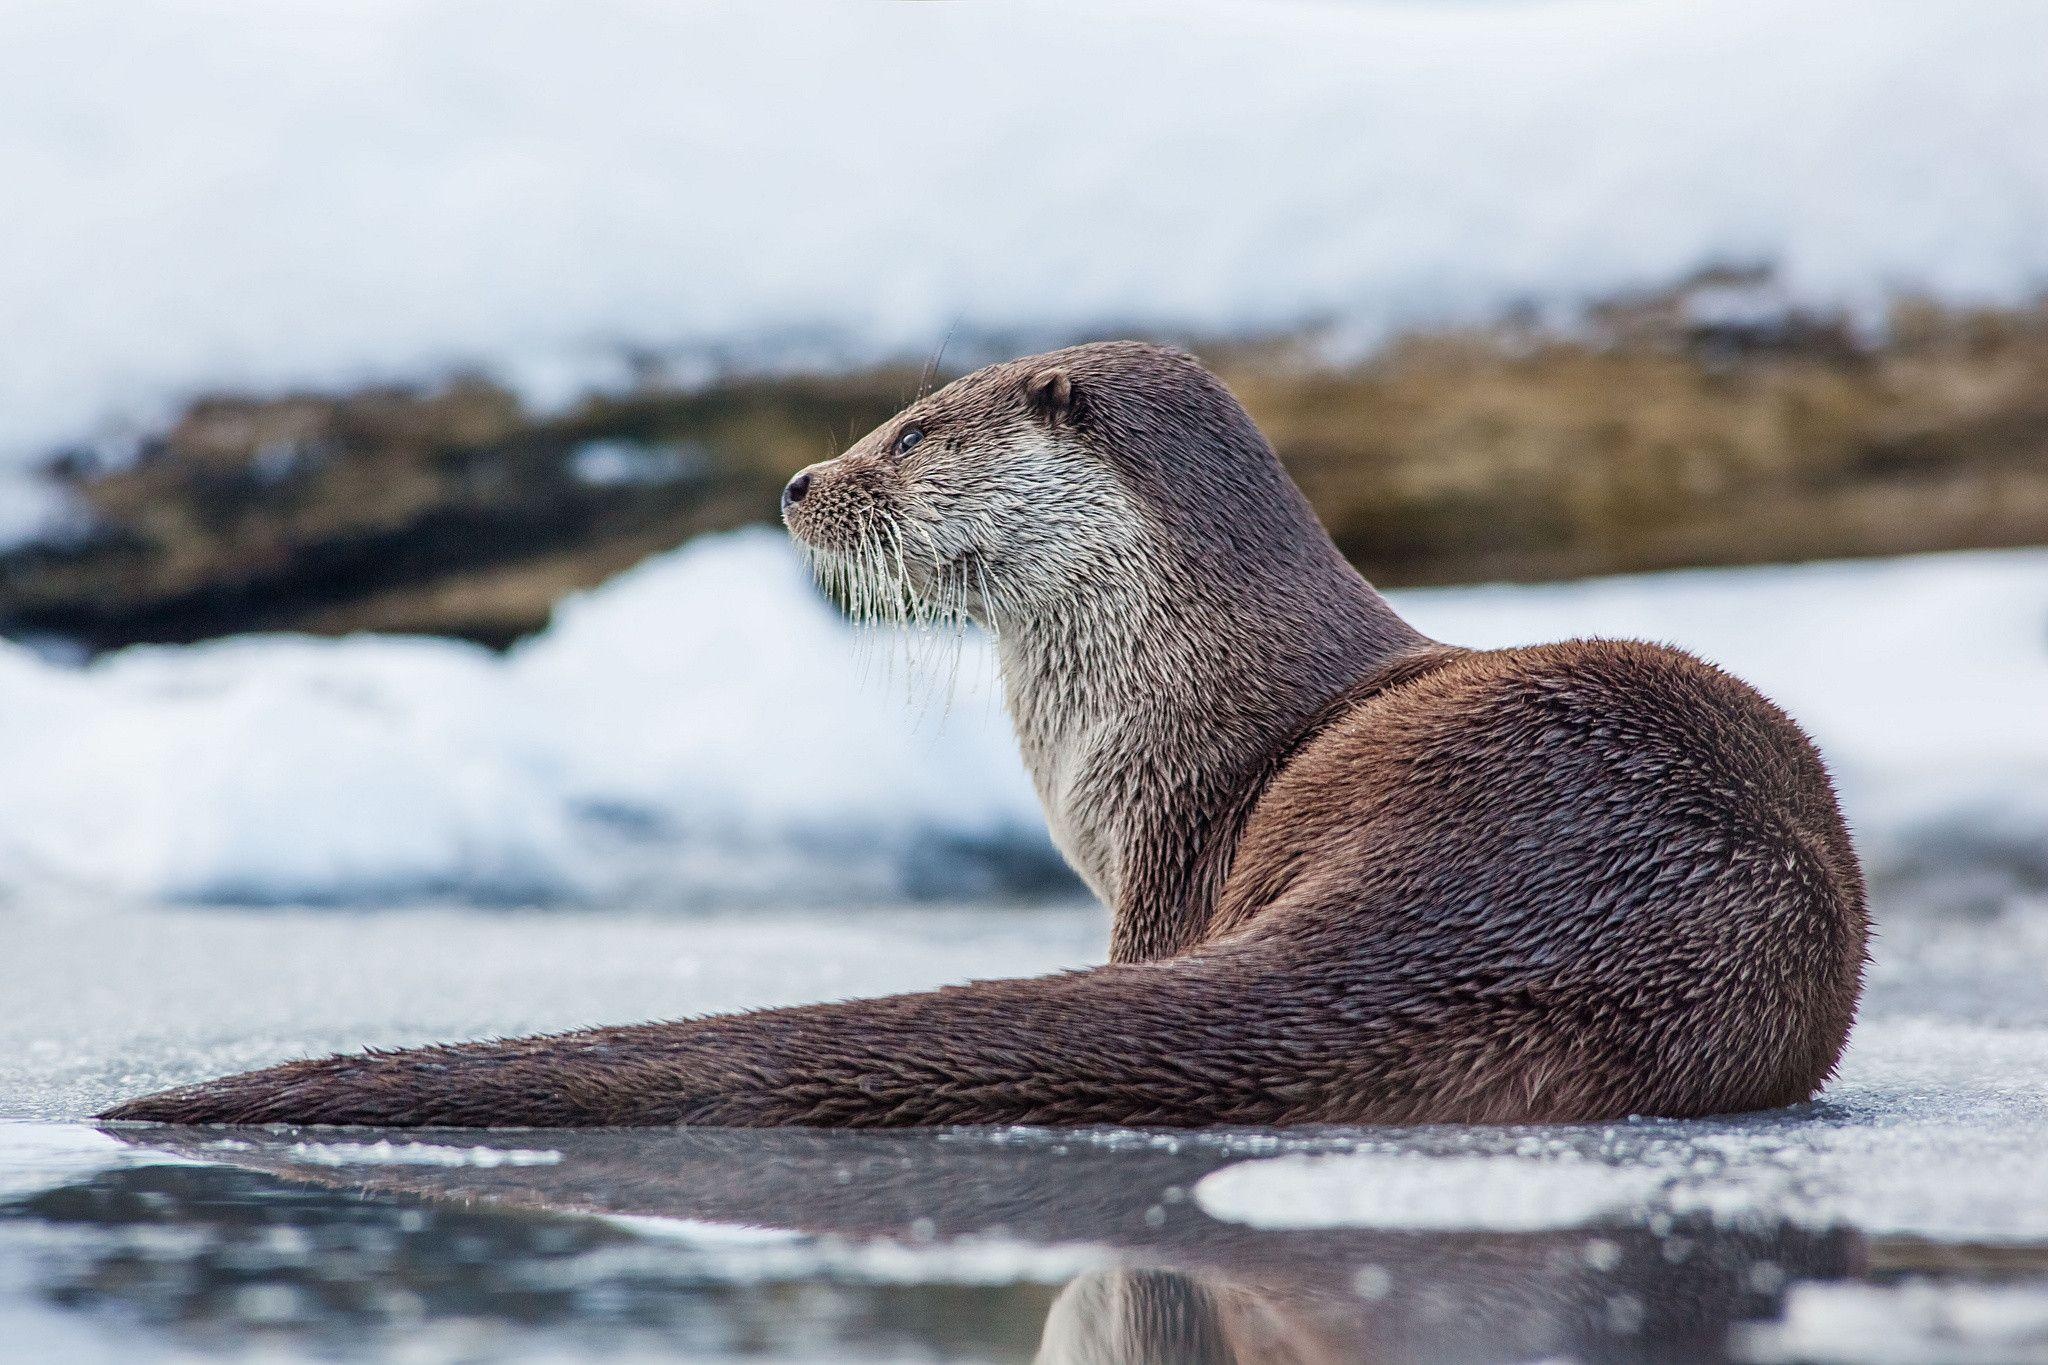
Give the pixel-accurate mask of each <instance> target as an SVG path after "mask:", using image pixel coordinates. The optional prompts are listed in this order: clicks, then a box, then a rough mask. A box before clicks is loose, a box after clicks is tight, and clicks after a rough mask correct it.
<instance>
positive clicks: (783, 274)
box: [0, 0, 2048, 903]
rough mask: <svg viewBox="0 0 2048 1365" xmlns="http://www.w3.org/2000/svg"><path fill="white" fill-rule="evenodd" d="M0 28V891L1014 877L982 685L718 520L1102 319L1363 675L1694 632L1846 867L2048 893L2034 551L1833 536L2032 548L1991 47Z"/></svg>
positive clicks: (1439, 38) (770, 27)
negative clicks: (1233, 410) (874, 658)
mask: <svg viewBox="0 0 2048 1365" xmlns="http://www.w3.org/2000/svg"><path fill="white" fill-rule="evenodd" d="M0 16H4V22H5V29H6V35H7V40H6V41H5V42H4V43H0V187H4V190H0V193H4V200H5V202H4V209H0V343H4V344H0V355H4V357H5V362H4V364H0V631H4V633H5V637H6V642H7V643H5V644H0V756H4V758H5V763H4V767H5V770H6V773H7V776H6V778H5V780H4V782H0V888H5V889H7V890H10V891H12V890H19V889H21V888H24V887H37V888H43V889H49V888H68V889H75V890H79V891H81V892H84V893H87V894H90V895H102V894H111V895H115V896H123V897H140V898H144V899H172V900H198V901H209V902H210V901H234V902H268V901H307V900H312V901H340V902H363V901H379V900H387V899H392V898H403V897H407V896H414V895H418V894H423V893H428V892H431V893H434V894H448V895H454V896H457V897H459V898H466V899H477V900H485V901H503V900H531V899H536V898H538V899H543V900H569V901H581V902H590V903H600V902H603V903H610V902H616V901H619V900H622V899H623V900H646V901H656V902H683V901H689V902H703V901H707V900H709V901H720V900H730V899H735V898H737V899H745V898H749V897H761V896H769V897H776V896H788V895H796V894H802V895H813V894H815V895H824V896H827V897H829V898H836V899H841V900H844V899H846V898H847V897H849V896H876V897H895V896H902V895H911V896H927V895H952V894H963V893H974V894H979V893H982V892H992V891H1002V892H1016V891H1032V890H1039V889H1044V888H1046V887H1049V886H1056V885H1061V884H1063V883H1062V882H1061V878H1062V876H1063V874H1062V872H1061V871H1060V869H1059V868H1058V866H1057V863H1056V861H1055V860H1054V859H1053V858H1052V856H1051V854H1050V852H1049V849H1048V848H1047V846H1046V844H1045V842H1044V839H1043V837H1042V835H1041V834H1040V833H1039V832H1038V818H1037V814H1036V811H1035V809H1034V807H1033V804H1032V802H1031V801H1030V799H1029V795H1028V792H1027V791H1026V788H1025V785H1024V784H1023V783H1022V781H1021V780H1020V778H1019V776H1018V773H1017V765H1016V762H1015V760H1014V758H1013V757H1012V756H1011V755H1010V752H1009V743H1008V740H1007V737H1006V734H1005V731H1004V726H1003V724H1002V722H1001V717H1000V713H999V706H998V705H997V704H996V702H995V701H994V700H992V698H991V697H990V696H989V694H988V687H987V678H986V670H985V669H982V668H979V667H978V666H977V659H976V658H974V657H970V660H969V663H970V667H969V668H968V669H967V670H966V672H967V679H966V682H965V683H964V684H963V688H962V690H963V694H964V698H965V699H964V700H963V699H961V698H955V699H953V701H952V702H951V703H950V704H948V703H946V702H944V701H943V699H942V701H941V703H940V704H938V705H936V706H934V705H932V704H930V703H931V693H932V691H933V688H932V687H931V686H929V685H927V684H925V683H921V682H920V681H919V679H918V678H917V677H916V676H915V668H914V666H913V667H912V668H911V670H910V674H911V676H909V677H908V678H907V679H906V677H905V676H904V674H903V673H902V672H901V671H898V672H896V673H895V675H894V677H895V683H894V684H893V685H892V684H891V683H890V682H889V681H887V679H888V677H889V675H890V674H891V670H890V669H888V668H887V667H882V668H872V667H871V668H869V669H868V670H867V675H864V674H863V673H862V671H861V669H860V667H859V666H858V662H857V660H856V659H855V658H854V655H855V653H856V645H855V642H854V641H853V639H852V637H851V636H849V635H848V634H847V632H846V631H844V630H843V629H842V628H841V627H840V626H839V625H838V623H837V621H836V619H835V618H834V617H833V616H832V615H831V614H830V613H829V612H828V611H827V610H826V609H825V608H824V607H823V606H822V605H821V604H820V603H819V601H818V600H817V598H816V597H815V595H814V594H813V593H811V591H810V590H809V588H808V587H807V585H806V584H805V583H804V581H803V580H802V578H801V576H800V575H799V574H798V573H797V571H796V570H795V568H794V567H793V563H792V560H791V557H790V555H789V553H788V551H787V550H786V549H785V548H784V546H783V545H782V543H781V541H780V540H779V538H778V533H777V532H776V531H774V530H758V529H753V530H750V529H748V528H754V527H759V526H763V525H766V524H767V523H770V522H772V520H773V519H774V515H775V493H776V490H777V489H778V488H779V486H780V485H781V483H782V482H783V481H784V480H785V479H786V477H787V476H788V475H789V473H790V472H791V471H792V470H794V469H796V468H798V467H799V466H801V465H803V464H806V463H808V462H810V461H812V460H815V459H818V458H820V457H822V456H824V455H826V454H828V453H831V452H834V451H836V450H837V449H839V448H840V447H841V446H842V445H844V444H845V443H846V442H847V441H848V440H849V439H850V438H851V437H854V436H858V435H859V434H861V433H864V432H865V431H867V430H868V429H869V428H870V427H871V426H872V425H874V424H875V423H876V422H878V421H879V420H881V419H882V418H883V417H885V416H886V415H888V414H889V413H890V412H891V411H893V410H894V409H895V408H896V407H897V406H899V405H900V404H901V403H902V402H903V401H904V400H905V399H906V398H907V397H908V396H910V394H911V393H912V391H913V389H914V388H915V386H916V384H917V383H918V377H919V375H920V372H921V371H922V370H923V369H924V368H925V367H927V366H930V365H936V366H937V368H938V369H939V371H940V372H941V374H942V375H945V374H951V373H955V372H958V371H961V370H964V369H967V368H972V367H973V366H975V365H977V364H979V363H982V362H985V361H988V360H991V359H995V358H999V357H1007V356H1011V355H1015V354H1019V353H1023V352H1026V351H1030V350H1035V349H1042V348H1046V347H1050V346H1054V345H1058V344H1062V343H1066V342H1071V341H1076V340H1082V339H1088V338H1098V337H1105V336H1123V335H1140V336H1147V337H1154V338H1160V339H1165V340H1171V341H1177V342H1180V343H1183V344H1186V345H1190V346H1192V347H1194V348H1195V349H1196V350H1197V351H1198V352H1199V353H1200V354H1201V355H1202V356H1203V358H1204V359H1205V360H1207V361H1208V362H1209V363H1210V364H1211V365H1212V366H1214V367H1215V368H1216V369H1218V370H1219V371H1220V372H1222V373H1223V374H1224V375H1225V376H1226V377H1227V378H1228V379H1229V381H1230V382H1231V383H1232V384H1233V385H1235V386H1236V388H1237V390H1238V391H1239V393H1240V394H1242V396H1243V397H1244V399H1245V401H1246V402H1247V404H1248V405H1249V406H1250V408H1251V410H1252V412H1253V413H1254V415H1255V416H1256V417H1257V419H1258V420H1259V421H1260V423H1261V424H1262V425H1263V426H1264V428H1265V429H1266V431H1267V432H1268V433H1269V434H1270V435H1271V437H1272V439H1273V441H1274V443H1275V444H1276V446H1277V447H1278V449H1279V451H1280V453H1281V455H1282V457H1283V458H1284V459H1285V460H1286V462H1287V463H1288V465H1289V467H1290V468H1291V469H1292V470H1293V471H1294V473H1295V475H1296V477H1297V478H1298V479H1299V480H1300V482H1301V483H1302V484H1303V486H1304V487H1305V488H1306V489H1307V491H1308V493H1309V495H1310V497H1311V498H1312V500H1313V501H1314V502H1315V504H1316V506H1317V508H1318V510H1319V511H1320V512H1321V514H1322V516H1323V518H1324V520H1325V521H1326V522H1327V523H1328V525H1329V526H1330V528H1331V530H1332V532H1333V534H1334V535H1335V536H1336V538H1337V540H1338V543H1339V544H1340V545H1341V546H1342V547H1343V548H1344V550H1345V551H1346V552H1347V553H1348V554H1350V555H1351V556H1352V557H1353V558H1354V559H1355V560H1356V562H1357V563H1358V565H1359V566H1360V567H1361V568H1362V569H1363V570H1365V572H1366V573H1367V574H1368V575H1369V576H1371V577H1372V578H1373V579H1374V580H1375V581H1376V582H1378V583H1379V584H1381V585H1382V586H1384V587H1388V588H1393V589H1409V588H1430V589H1436V590H1437V591H1429V592H1417V593H1415V594H1412V595H1409V596H1404V597H1403V598H1401V602H1402V605H1403V606H1404V607H1405V608H1406V609H1408V610H1409V611H1410V612H1411V613H1413V614H1414V615H1415V616H1416V617H1417V618H1418V619H1419V620H1420V622H1421V624H1422V625H1423V626H1424V628H1425V629H1431V630H1435V631H1437V632H1438V633H1440V634H1443V635H1444V636H1446V638H1451V639H1455V640H1459V641H1462V642H1466V643H1495V642H1503V641H1506V640H1509V639H1518V638H1534V637H1536V636H1540V635H1542V634H1544V633H1545V632H1565V633H1580V632H1593V631H1603V632H1609V633H1619V632H1627V633H1637V634H1649V635H1652V636H1657V637H1660V638H1666V639H1673V640H1676V641H1678V642H1680V643H1685V644H1690V645H1694V646H1695V647H1697V648H1700V649H1702V650H1703V651H1705V652H1707V653H1708V654H1709V655H1710V656H1712V657H1715V658H1717V659H1720V660H1721V661H1723V662H1726V663H1728V664H1729V665H1730V666H1732V667H1735V668H1736V669H1738V670H1739V671H1743V672H1746V673H1748V674H1750V675H1751V676H1753V677H1754V678H1755V680H1756V681H1758V682H1759V683H1760V684H1762V685H1763V686H1764V687H1765V688H1766V690H1767V691H1770V692H1772V693H1773V695H1776V696H1778V697H1779V698H1780V699H1781V700H1783V701H1785V702H1786V703H1787V704H1788V705H1790V706H1791V707H1792V709H1793V710H1794V711H1795V712H1797V713H1798V714H1799V715H1800V716H1801V717H1802V718H1803V719H1805V720H1807V721H1808V722H1809V723H1810V724H1811V725H1812V726H1813V728H1814V729H1815V730H1816V732H1817V734H1818V735H1819V737H1820V738H1821V739H1822V741H1823V742H1824V744H1825V745H1826V746H1827V747H1828V749H1829V752H1830V754H1831V756H1832V757H1834V759H1835V760H1836V763H1837V765H1838V767H1840V768H1841V769H1842V775H1843V778H1844V780H1845V782H1846V783H1847V784H1848V786H1849V788H1850V794H1851V798H1852V807H1853V814H1854V815H1855V816H1856V818H1857V822H1858V825H1859V827H1860V828H1861V829H1863V830H1864V832H1865V833H1866V835H1867V836H1868V840H1869V841H1870V842H1869V848H1870V851H1871V853H1872V855H1873V857H1874V859H1875V860H1876V861H1877V862H1878V863H1879V864H1880V865H1881V866H1882V868H1884V869H1887V870H1898V869H1901V868H1905V867H1908V866H1912V867H1919V866H1922V865H1923V864H1924V863H1925V862H1926V859H1927V857H1928V854H1929V848H1930V842H1931V839H1930V831H1934V830H1936V829H1937V828H1938V829H1939V830H1940V831H1941V838H1940V839H1935V840H1932V842H1936V843H1944V844H1954V843H1955V842H1956V841H1957V840H1958V839H1964V836H1967V839H1966V840H1965V842H1967V843H1968V845H1969V851H1970V857H1971V859H1972V860H1973V861H1972V866H1973V867H1975V866H1978V865H1980V864H1981V861H1982V856H1983V855H1985V854H1986V853H1987V849H1988V850H1990V851H1991V852H1992V853H1994V854H1995V855H1996V856H1995V858H1994V861H1995V863H1996V864H1997V867H1998V868H1999V870H2000V875H2007V876H2009V875H2017V874H2025V875H2038V874H2041V873H2042V872H2043V868H2044V864H2048V853H2044V852H2043V851H2042V847H2041V840H2040V838H2039V831H2040V828H2041V826H2040V824H2039V823H2038V820H2037V817H2038V816H2039V815H2040V810H2039V808H2038V807H2035V808H2033V809H2032V810H2030V811H2029V812H2027V814H2026V815H2025V816H2024V817H2022V816H2020V815H2016V814H2015V813H2014V811H2013V810H2012V809H2011V808H2010V807H2011V803H2012V802H2014V801H2017V800H2020V799H2021V798H2022V797H2023V796H2024V794H2025V792H2026V791H2027V790H2029V789H2030V788H2038V785H2039V783H2040V780H2041V779H2043V778H2044V777H2048V693H2044V692H2039V691H2036V690H2035V689H2037V688H2040V687H2041V686H2042V685H2043V684H2048V667H2044V665H2048V656H2044V652H2043V643H2044V639H2048V561H2044V560H2043V559H2041V558H2040V557H2038V556H2033V555H2028V554H2019V555H2009V556H2005V557H1996V556H1993V557H1977V558H1972V557H1969V556H1968V555H1949V557H1944V558H1923V559H1915V560H1905V559H1900V558H1898V557H1900V556H1908V555H1927V554H1929V553H1930V552H1943V553H1944V554H1948V552H1966V551H1982V550H1991V549H1999V548H2005V547H2020V546H2029V545H2036V544H2041V543H2044V542H2048V308H2044V306H2043V302H2042V291H2043V289H2044V287H2048V157H2044V156H2043V155H2042V152H2041V147H2042V139H2043V136H2044V133H2048V80H2044V79H2043V78H2042V77H2043V68H2042V62H2043V57H2042V54H2043V53H2044V52H2048V10H2044V9H2043V8H2042V7H2041V6H2039V5H2037V4H2033V3H2030V2H2029V0H2009V2H2005V3H2001V0H1973V2H1972V3H1969V4H1964V5H1957V6H1929V5H1922V4H1913V3H1875V4H1872V3H1860V2H1852V0H1840V2H1836V0H1808V2H1807V3H1801V4H1796V5H1784V4H1777V3H1751V2H1750V0H1726V2H1725V3H1718V4H1713V5H1691V4H1679V3H1626V4H1625V3H1619V2H1618V0H1521V2H1519V3H1517V2H1514V0H1504V2H1502V3H1440V4H1437V3H1424V2H1423V0H1414V2H1413V3H1394V4H1360V3H1338V2H1332V3H1281V4H1226V3H1208V2H1204V3H1196V4H1176V5H1173V6H1146V5H1138V6H1125V7H1116V8H1111V9H1107V10H1105V9H1099V8H1096V7H1092V6H1086V7H1084V6H1073V5H1065V4H1027V5H1014V6H989V7H984V6H968V5H915V6H895V7H886V6H858V7H849V6H822V5H819V6H796V7H789V6H780V5H777V6H706V5H695V4H689V5H671V4H653V3H635V2H633V0H615V2H610V3H603V4H591V5H580V6H574V7H565V6H559V5H550V4H538V3H523V2H521V0H511V2H509V3H507V2H505V0H489V2H488V3H486V0H442V2H441V3H432V4H402V3H395V2H386V0H360V2H358V3H351V4H348V5H342V6H314V5H301V4H284V5H267V6H251V5H243V4H234V3H211V2H208V0H173V2H171V3H164V4H157V5H151V6H147V7H135V6H128V5H120V4H110V3H71V4H55V3H34V2H33V0H10V2H9V3H7V4H6V5H5V7H4V10H0ZM678 547H681V548H680V549H679V548H678ZM1823 560H1825V561H1848V560H1864V561H1877V560H1883V561H1885V566H1880V565H1878V564H1877V563H1875V562H1872V563H1866V564H1865V565H1863V566H1862V567H1854V568H1841V569H1838V570H1829V571H1798V572H1791V571H1786V572H1772V571H1763V572H1746V573H1729V574H1724V575H1721V576H1718V577H1711V578H1690V577H1679V578H1670V579H1656V580H1637V581H1635V582H1634V583H1632V584H1611V585H1608V586H1606V587H1597V588H1589V589H1584V590H1572V589H1557V588H1551V589H1530V590H1527V591H1525V592H1523V593H1520V594H1515V593H1505V594H1503V593H1499V592H1495V593H1490V594H1489V593H1482V594H1472V593H1469V592H1460V591H1458V590H1456V589H1450V590H1448V591H1445V590H1443V589H1444V588H1445V585H1459V584H1472V583H1555V582H1559V581H1566V580H1585V579H1592V578H1600V577H1604V576H1611V575H1621V574H1636V573H1639V572H1642V571H1650V570H1670V569H1682V568H1695V567H1703V566H1711V567H1716V568H1720V567H1728V566H1748V565H1791V564H1804V563H1808V562H1811V561H1823ZM1653 583H1662V584H1664V585H1665V586H1662V587H1655V586H1649V585H1650V584H1653ZM162 646H170V647H169V648H163V647H162ZM874 652H876V653H878V654H879V655H881V656H883V657H884V658H885V660H886V656H888V655H889V654H890V653H891V652H892V649H891V647H890V646H887V645H886V644H885V645H884V646H883V647H882V648H880V649H879V650H877V651H874ZM970 653H971V654H972V651H970ZM869 675H872V676H870V681H868V682H865V683H864V682H863V681H862V679H863V676H869ZM874 677H880V678H883V681H882V682H879V683H877V682H874V681H873V680H872V679H873V678H874ZM906 681H907V682H908V684H909V685H908V686H907V687H906V686H904V685H903V684H904V683H905V682H906ZM1973 689H1976V690H1977V693H1978V695H1976V696H1975V698H1974V699H1973V700H1969V701H1965V700H1963V698H1964V697H1965V696H1966V695H1969V694H1971V693H1972V690H1973ZM1984 689H1989V690H1988V691H1987V690H1984ZM906 692H907V693H908V694H910V695H911V696H912V697H913V698H916V697H922V698H923V699H924V700H923V702H922V703H921V704H917V705H912V706H908V707H906V706H905V705H904V704H903V696H904V694H905V693H906ZM1993 697H1996V698H1998V699H1999V702H1998V704H1994V703H1993V701H1992V698H1993ZM941 719H943V720H944V722H945V723H943V724H941V723H940V721H941ZM1936 787H1938V788H1939V789H1940V790H1939V791H1938V792H1937V791H1935V790H1934V788H1936Z"/></svg>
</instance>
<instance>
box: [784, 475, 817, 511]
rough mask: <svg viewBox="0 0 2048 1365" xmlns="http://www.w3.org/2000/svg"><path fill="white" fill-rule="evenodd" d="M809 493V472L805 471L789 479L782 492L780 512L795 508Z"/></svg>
mask: <svg viewBox="0 0 2048 1365" xmlns="http://www.w3.org/2000/svg"><path fill="white" fill-rule="evenodd" d="M810 491H811V475H810V471H809V470H805V471H804V472H803V473H801V474H799V475H797V476H796V477H795V478H793V479H791V480H790V481H789V487H787V488H785V489H783V490H782V510H783V511H785V512H787V511H788V510H789V509H790V508H791V507H793V506H795V505H796V504H797V503H800V502H802V501H803V500H804V494H806V493H808V492H810Z"/></svg>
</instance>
